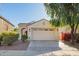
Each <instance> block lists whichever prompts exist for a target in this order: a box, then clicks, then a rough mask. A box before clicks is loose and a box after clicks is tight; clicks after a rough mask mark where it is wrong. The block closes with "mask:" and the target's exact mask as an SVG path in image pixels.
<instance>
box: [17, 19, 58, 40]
mask: <svg viewBox="0 0 79 59" xmlns="http://www.w3.org/2000/svg"><path fill="white" fill-rule="evenodd" d="M18 27H19V39H21V36H22V35H25V34H27V35H28V40H56V39H58V31H57V29H56V28H55V27H53V26H52V25H51V24H50V22H49V21H48V20H46V19H41V20H39V21H36V22H30V23H20V24H18Z"/></svg>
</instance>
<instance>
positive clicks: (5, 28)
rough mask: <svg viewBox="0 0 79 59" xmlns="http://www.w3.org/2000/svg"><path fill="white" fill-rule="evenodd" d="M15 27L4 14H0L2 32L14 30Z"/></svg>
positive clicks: (0, 29) (0, 31) (0, 30)
mask: <svg viewBox="0 0 79 59" xmlns="http://www.w3.org/2000/svg"><path fill="white" fill-rule="evenodd" d="M13 29H14V25H13V24H12V23H11V22H9V21H8V20H7V19H5V18H4V17H3V16H0V33H2V32H4V31H12V30H13Z"/></svg>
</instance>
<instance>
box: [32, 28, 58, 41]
mask: <svg viewBox="0 0 79 59" xmlns="http://www.w3.org/2000/svg"><path fill="white" fill-rule="evenodd" d="M31 35H32V40H57V35H58V34H57V31H56V30H55V29H51V28H32V33H31Z"/></svg>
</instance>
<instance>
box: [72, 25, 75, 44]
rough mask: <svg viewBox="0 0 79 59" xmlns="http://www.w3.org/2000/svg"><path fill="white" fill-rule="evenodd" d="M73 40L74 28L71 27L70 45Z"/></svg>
mask: <svg viewBox="0 0 79 59" xmlns="http://www.w3.org/2000/svg"><path fill="white" fill-rule="evenodd" d="M74 39H75V37H74V26H72V28H71V43H72V44H73V45H74V41H75V40H74Z"/></svg>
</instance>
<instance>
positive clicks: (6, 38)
mask: <svg viewBox="0 0 79 59" xmlns="http://www.w3.org/2000/svg"><path fill="white" fill-rule="evenodd" d="M2 37H3V38H2V44H3V45H12V44H13V43H14V42H15V41H16V40H18V34H17V33H16V32H3V33H2Z"/></svg>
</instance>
